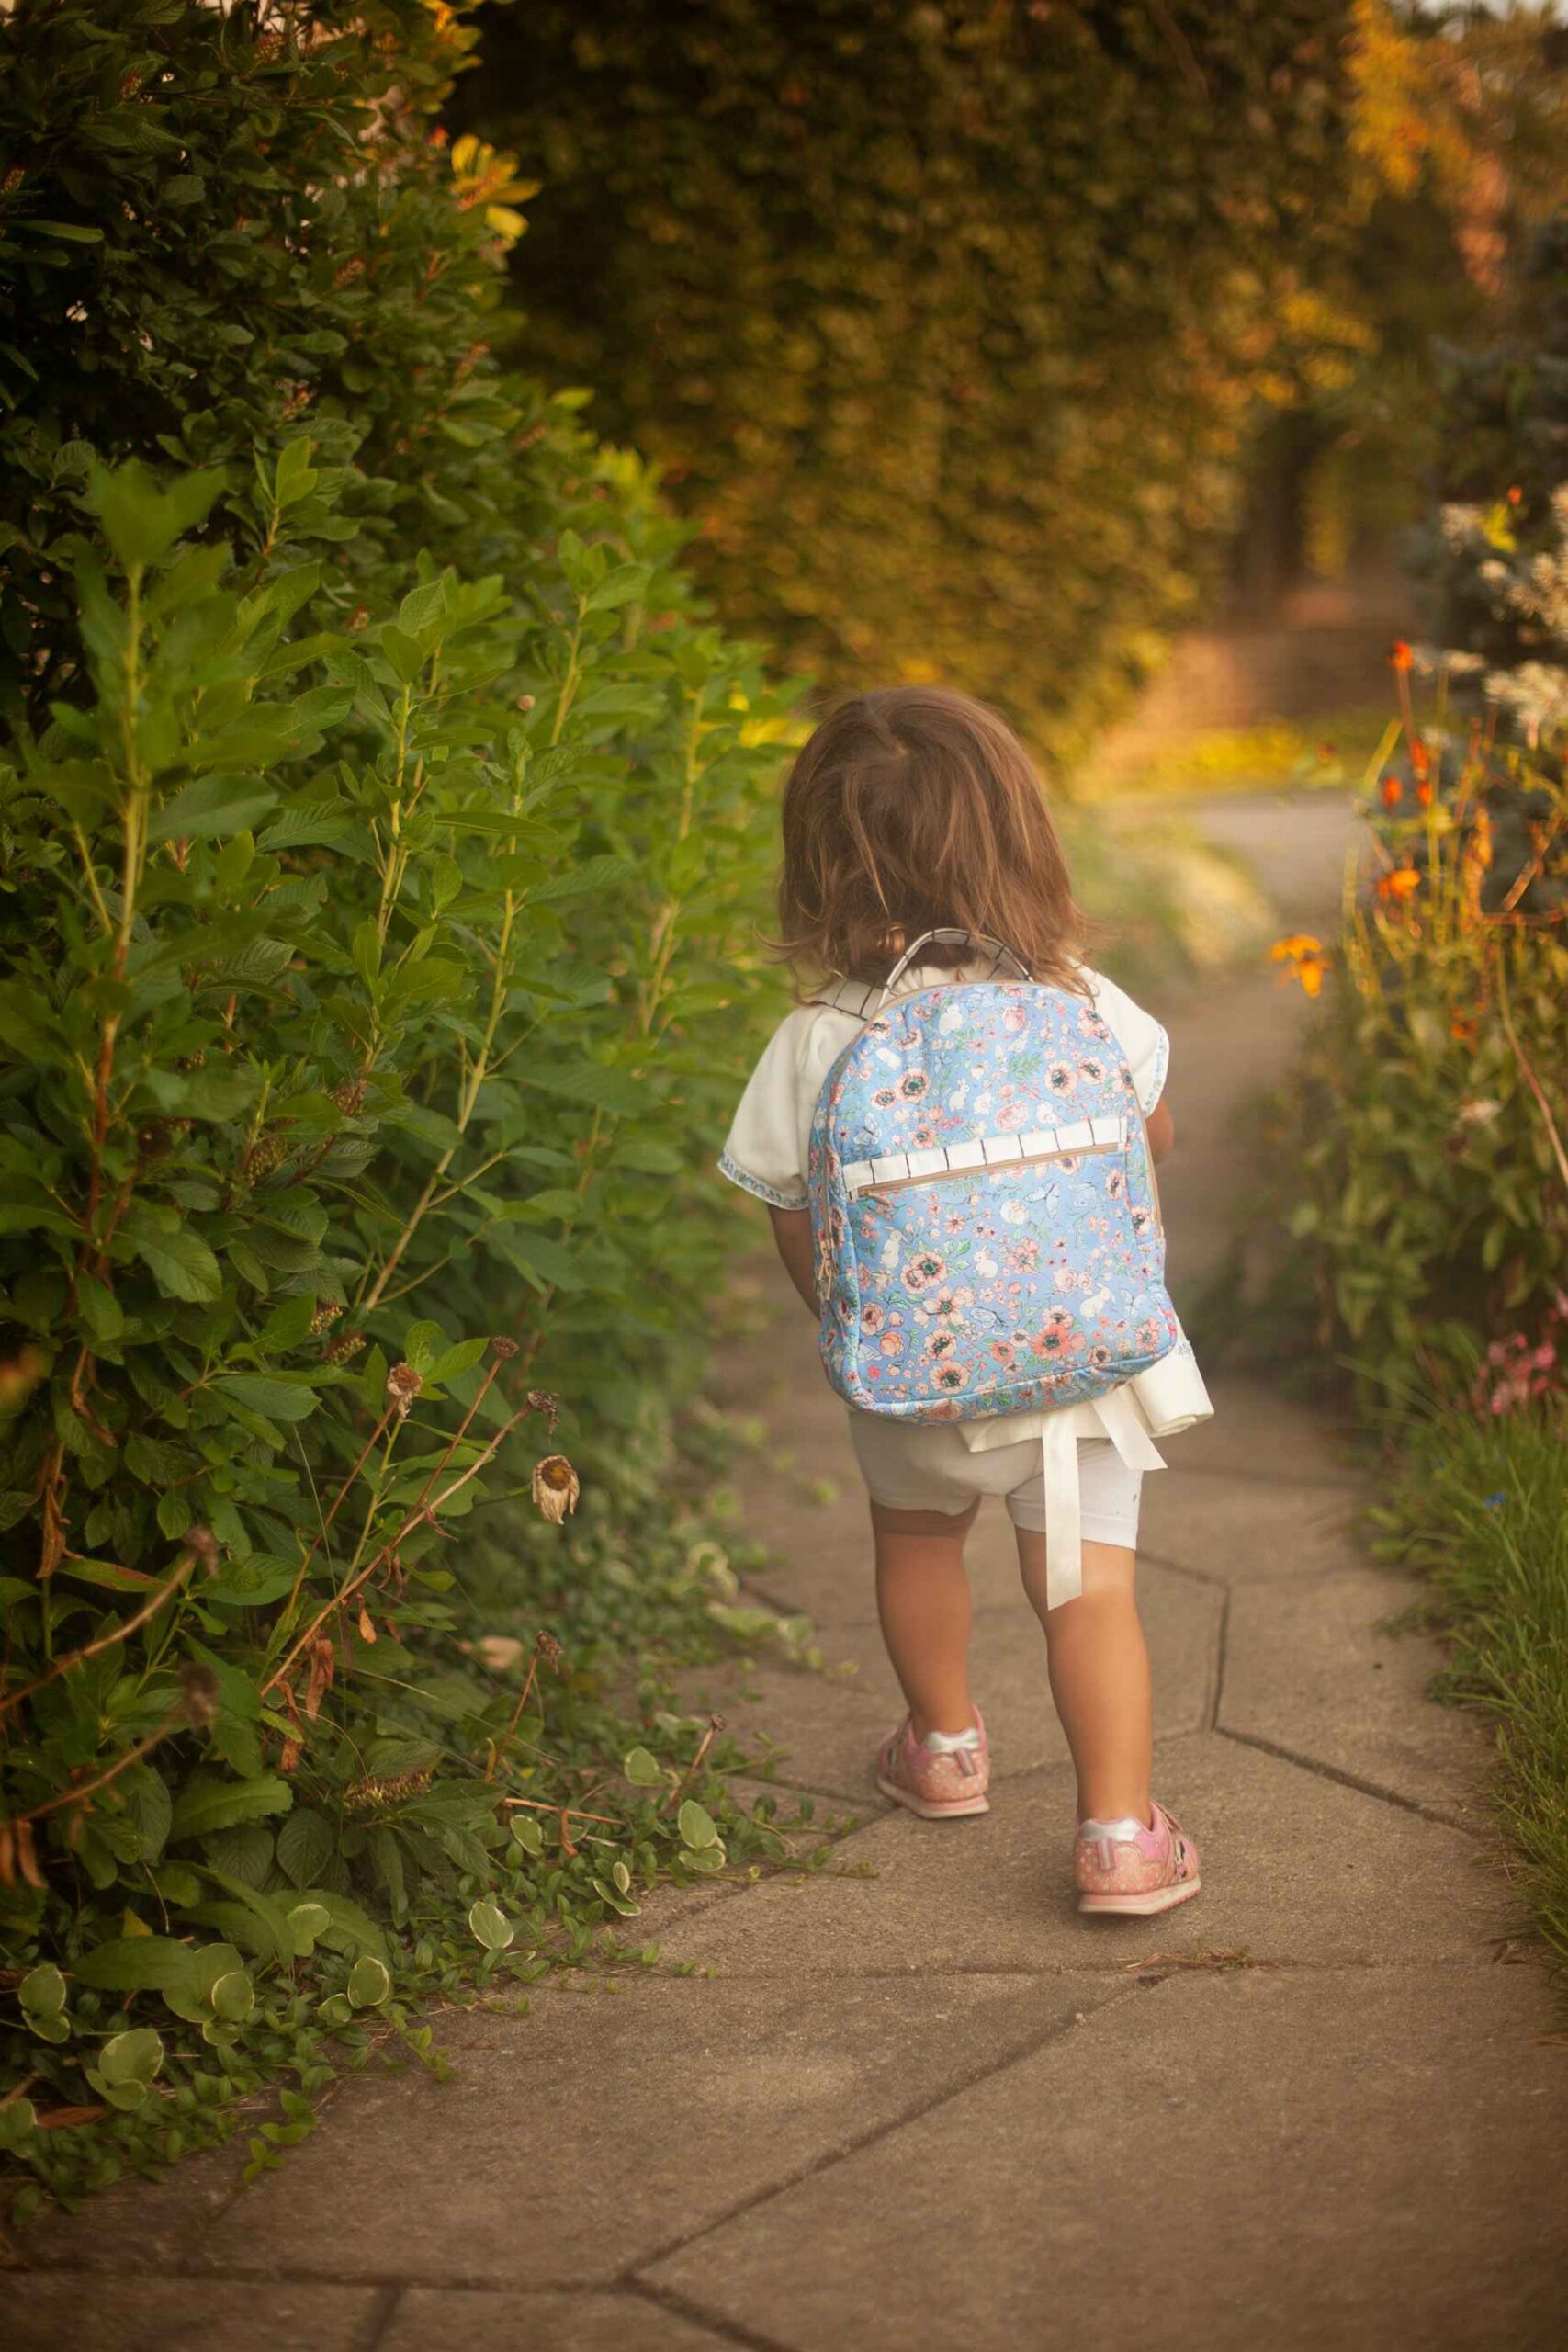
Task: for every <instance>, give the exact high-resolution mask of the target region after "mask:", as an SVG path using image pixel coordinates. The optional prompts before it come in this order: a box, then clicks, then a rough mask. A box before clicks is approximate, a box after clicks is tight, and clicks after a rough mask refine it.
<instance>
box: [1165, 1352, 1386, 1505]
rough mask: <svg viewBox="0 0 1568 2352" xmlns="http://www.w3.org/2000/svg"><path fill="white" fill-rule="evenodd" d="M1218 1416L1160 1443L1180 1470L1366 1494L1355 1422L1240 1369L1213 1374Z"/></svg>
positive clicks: (1366, 1477) (1367, 1483) (1210, 1386)
mask: <svg viewBox="0 0 1568 2352" xmlns="http://www.w3.org/2000/svg"><path fill="white" fill-rule="evenodd" d="M1206 1385H1207V1387H1208V1390H1209V1395H1210V1397H1211V1399H1212V1400H1213V1408H1214V1418H1213V1420H1212V1421H1201V1422H1200V1423H1199V1425H1198V1426H1197V1428H1196V1429H1190V1430H1182V1431H1181V1433H1180V1435H1179V1437H1172V1438H1165V1439H1162V1440H1161V1442H1160V1452H1161V1453H1163V1454H1164V1455H1165V1458H1166V1461H1167V1462H1168V1464H1169V1465H1170V1468H1171V1469H1172V1470H1173V1471H1177V1472H1185V1471H1189V1470H1204V1471H1209V1472H1211V1473H1213V1474H1217V1475H1218V1476H1227V1477H1233V1478H1242V1479H1247V1480H1248V1481H1250V1480H1253V1479H1264V1480H1272V1481H1276V1482H1278V1481H1280V1480H1283V1481H1284V1482H1285V1483H1286V1484H1287V1485H1289V1486H1292V1487H1301V1486H1306V1485H1309V1484H1315V1483H1316V1482H1318V1481H1319V1480H1321V1481H1322V1482H1323V1484H1324V1485H1325V1486H1336V1487H1354V1488H1356V1489H1357V1490H1358V1491H1359V1492H1362V1493H1365V1492H1367V1491H1368V1490H1369V1487H1370V1478H1369V1474H1368V1470H1367V1466H1366V1463H1365V1460H1364V1457H1358V1456H1357V1455H1356V1454H1355V1453H1354V1452H1353V1451H1352V1449H1351V1447H1350V1444H1349V1437H1350V1430H1349V1427H1348V1423H1346V1422H1344V1421H1342V1420H1341V1419H1339V1418H1338V1417H1337V1415H1336V1414H1335V1413H1333V1412H1330V1411H1328V1410H1327V1409H1326V1408H1323V1407H1320V1406H1317V1405H1309V1404H1305V1403H1303V1402H1302V1401H1301V1399H1299V1398H1297V1397H1282V1396H1281V1395H1280V1392H1279V1390H1278V1389H1277V1388H1270V1387H1268V1386H1266V1385H1264V1383H1262V1382H1261V1381H1258V1380H1247V1379H1243V1378H1242V1377H1240V1376H1239V1375H1238V1374H1235V1373H1217V1374H1213V1375H1209V1376H1207V1381H1206Z"/></svg>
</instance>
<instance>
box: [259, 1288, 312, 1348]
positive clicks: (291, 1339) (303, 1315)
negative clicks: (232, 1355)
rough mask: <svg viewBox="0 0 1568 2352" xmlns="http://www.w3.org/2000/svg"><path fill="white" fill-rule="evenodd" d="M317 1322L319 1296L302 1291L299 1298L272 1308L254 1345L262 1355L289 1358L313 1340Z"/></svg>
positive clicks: (286, 1300)
mask: <svg viewBox="0 0 1568 2352" xmlns="http://www.w3.org/2000/svg"><path fill="white" fill-rule="evenodd" d="M315 1319H316V1295H315V1293H314V1291H301V1292H300V1293H299V1296H298V1297H296V1298H286V1299H285V1300H284V1301H283V1302H282V1304H281V1306H275V1307H274V1308H273V1310H272V1313H271V1314H270V1315H269V1316H268V1317H267V1318H266V1321H265V1323H264V1324H263V1325H262V1328H261V1329H260V1330H259V1331H258V1332H257V1333H256V1336H255V1338H254V1340H252V1342H251V1344H252V1346H253V1347H254V1349H255V1351H256V1353H257V1354H258V1355H261V1356H283V1355H287V1354H288V1352H289V1351H290V1349H292V1348H298V1347H299V1346H301V1345H302V1344H303V1343H304V1341H305V1340H308V1339H309V1338H310V1326H311V1324H312V1323H313V1322H314V1321H315Z"/></svg>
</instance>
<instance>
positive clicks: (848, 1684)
mask: <svg viewBox="0 0 1568 2352" xmlns="http://www.w3.org/2000/svg"><path fill="white" fill-rule="evenodd" d="M1009 1548H1011V1546H1010V1544H1009ZM1010 1582H1011V1592H1010V1598H1009V1600H1007V1602H1006V1603H1005V1604H1003V1605H998V1606H996V1607H992V1608H987V1609H983V1610H980V1611H977V1613H976V1618H975V1622H974V1629H973V1633H972V1635H971V1639H970V1645H969V1658H970V1683H971V1688H972V1689H973V1691H974V1692H975V1696H976V1702H977V1703H978V1705H979V1706H980V1707H981V1709H982V1710H983V1712H984V1713H985V1717H986V1728H987V1735H988V1736H989V1738H990V1742H991V1769H992V1773H993V1777H994V1778H995V1779H997V1780H1001V1779H1004V1778H1006V1777H1008V1776H1010V1775H1011V1774H1013V1773H1017V1772H1027V1771H1032V1770H1035V1769H1036V1768H1037V1767H1038V1766H1040V1765H1042V1764H1047V1763H1060V1762H1064V1761H1065V1760H1066V1755H1067V1743H1066V1738H1065V1737H1064V1736H1063V1734H1062V1729H1061V1726H1060V1724H1058V1723H1057V1721H1056V1715H1055V1708H1054V1707H1053V1705H1052V1702H1051V1693H1050V1687H1049V1685H1048V1683H1047V1680H1046V1676H1045V1641H1044V1636H1043V1634H1042V1633H1041V1631H1040V1627H1039V1623H1038V1621H1037V1620H1036V1618H1035V1617H1034V1614H1033V1612H1032V1610H1031V1609H1030V1607H1029V1604H1028V1602H1027V1601H1026V1600H1024V1599H1023V1598H1022V1594H1021V1589H1020V1586H1019V1580H1018V1566H1017V1559H1016V1555H1015V1557H1014V1561H1013V1565H1012V1570H1011V1578H1010ZM1139 1593H1140V1600H1141V1605H1142V1608H1143V1612H1144V1622H1145V1626H1146V1628H1147V1631H1148V1637H1149V1652H1150V1657H1151V1659H1152V1662H1153V1667H1154V1680H1155V1720H1156V1724H1158V1725H1159V1728H1160V1732H1161V1734H1162V1736H1165V1737H1170V1736H1174V1735H1176V1734H1179V1733H1181V1732H1188V1731H1196V1730H1198V1729H1199V1728H1200V1727H1201V1725H1202V1724H1205V1723H1206V1722H1207V1721H1208V1719H1209V1712H1210V1705H1211V1700H1212V1695H1213V1686H1214V1679H1215V1668H1216V1664H1217V1655H1218V1643H1219V1628H1220V1616H1221V1609H1222V1605H1223V1600H1224V1595H1223V1592H1222V1589H1221V1588H1220V1587H1219V1586H1217V1585H1209V1584H1204V1583H1201V1582H1199V1581H1198V1580H1197V1579H1196V1578H1194V1577H1189V1576H1183V1575H1179V1574H1177V1573H1175V1572H1174V1571H1172V1570H1169V1569H1161V1568H1157V1567H1152V1566H1150V1567H1145V1568H1144V1569H1143V1570H1141V1571H1140V1575H1139ZM873 1608H874V1603H873ZM850 1638H851V1639H852V1640H853V1642H854V1644H855V1645H856V1647H858V1649H859V1651H860V1659H859V1663H858V1668H857V1671H856V1673H855V1675H854V1677H853V1679H852V1680H844V1679H836V1678H833V1677H823V1676H821V1675H816V1674H810V1673H803V1672H802V1671H801V1670H800V1669H799V1668H789V1667H762V1666H759V1667H758V1668H756V1669H755V1670H754V1671H753V1672H751V1673H750V1674H748V1673H745V1672H743V1671H742V1670H741V1668H739V1666H727V1667H724V1668H703V1669H701V1670H700V1671H696V1672H694V1673H693V1675H692V1676H691V1677H690V1678H689V1679H688V1682H687V1691H688V1694H689V1695H690V1696H693V1697H695V1696H697V1695H698V1694H700V1695H701V1697H702V1700H703V1702H704V1703H706V1702H712V1703H713V1704H714V1705H715V1706H716V1708H717V1710H718V1712H719V1713H722V1714H723V1716H724V1718H725V1723H726V1726H727V1728H728V1730H729V1731H731V1732H732V1733H733V1734H734V1735H735V1736H737V1737H738V1738H739V1739H740V1740H741V1741H742V1742H744V1743H746V1744H748V1745H750V1740H751V1737H752V1735H753V1730H754V1731H755V1734H756V1737H757V1744H758V1753H759V1754H760V1753H761V1742H762V1736H763V1735H764V1734H765V1735H766V1736H767V1737H768V1738H770V1739H772V1740H773V1741H776V1742H778V1743H780V1744H781V1745H783V1746H784V1747H788V1748H789V1749H790V1754H789V1756H788V1757H787V1758H784V1759H783V1760H781V1761H780V1762H779V1764H778V1766H777V1777H778V1779H779V1781H781V1782H783V1783H784V1784H787V1785H794V1786H799V1787H801V1788H806V1789H818V1790H821V1791H822V1792H824V1793H825V1794H829V1795H832V1796H834V1797H835V1798H836V1799H838V1800H839V1801H841V1802H844V1803H849V1804H853V1805H854V1806H855V1807H856V1808H857V1810H859V1811H860V1812H861V1813H868V1812H870V1813H880V1812H881V1811H882V1810H883V1809H884V1807H885V1804H886V1800H885V1799H884V1798H882V1797H881V1796H879V1795H878V1793H877V1791H876V1783H875V1778H874V1772H873V1769H872V1766H873V1758H874V1753H875V1749H876V1747H877V1744H878V1742H879V1741H880V1740H882V1739H883V1738H885V1737H886V1735H887V1733H888V1732H889V1731H890V1730H891V1729H892V1727H893V1725H894V1724H896V1723H897V1721H898V1720H899V1718H900V1717H901V1715H902V1714H903V1712H904V1701H903V1696H902V1694H901V1692H900V1691H899V1689H898V1684H897V1679H896V1677H895V1675H894V1672H893V1669H892V1667H891V1666H890V1665H889V1664H888V1662H887V1658H886V1655H885V1653H884V1652H883V1649H882V1646H881V1643H880V1640H879V1638H878V1635H877V1631H876V1625H875V1618H874V1614H873V1617H872V1620H871V1622H870V1623H869V1624H863V1625H862V1626H860V1627H859V1628H856V1629H852V1633H851V1636H850ZM824 1641H825V1645H826V1646H827V1648H828V1652H829V1657H834V1656H835V1652H836V1650H837V1648H838V1646H839V1645H836V1644H834V1643H833V1642H832V1641H831V1640H830V1638H829V1637H827V1636H824ZM747 1691H751V1692H754V1693H755V1694H756V1695H755V1696H754V1697H751V1698H747V1697H745V1696H744V1695H743V1694H744V1693H745V1692H747Z"/></svg>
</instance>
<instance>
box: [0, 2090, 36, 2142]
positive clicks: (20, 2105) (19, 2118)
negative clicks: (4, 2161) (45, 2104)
mask: <svg viewBox="0 0 1568 2352" xmlns="http://www.w3.org/2000/svg"><path fill="white" fill-rule="evenodd" d="M37 2130H38V2109H37V2108H36V2107H35V2106H34V2105H33V2103H32V2101H31V2099H30V2098H8V2099H7V2100H6V2103H5V2105H4V2106H3V2107H0V2148H3V2149H4V2150H5V2151H6V2154H7V2155H15V2154H17V2153H18V2152H19V2151H20V2150H21V2149H22V2148H24V2147H25V2146H26V2145H27V2143H28V2141H30V2140H31V2138H32V2136H33V2134H34V2132H35V2131H37Z"/></svg>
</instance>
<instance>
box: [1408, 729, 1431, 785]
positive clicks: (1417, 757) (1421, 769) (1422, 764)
mask: <svg viewBox="0 0 1568 2352" xmlns="http://www.w3.org/2000/svg"><path fill="white" fill-rule="evenodd" d="M1410 764H1411V767H1412V768H1413V769H1414V770H1415V773H1416V775H1418V776H1422V775H1427V774H1429V772H1430V770H1431V765H1432V762H1431V758H1430V755H1429V754H1428V752H1427V746H1426V743H1425V742H1424V741H1423V740H1422V738H1421V737H1420V736H1419V735H1417V736H1416V738H1415V740H1414V741H1413V742H1412V743H1411V746H1410Z"/></svg>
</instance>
